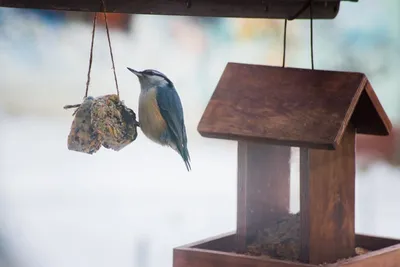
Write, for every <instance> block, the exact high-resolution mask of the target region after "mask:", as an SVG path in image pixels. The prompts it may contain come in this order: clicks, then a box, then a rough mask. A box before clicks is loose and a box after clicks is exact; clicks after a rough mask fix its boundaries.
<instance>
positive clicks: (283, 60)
mask: <svg viewBox="0 0 400 267" xmlns="http://www.w3.org/2000/svg"><path fill="white" fill-rule="evenodd" d="M286 29H287V19H285V26H284V28H283V58H282V68H284V67H285V62H286Z"/></svg>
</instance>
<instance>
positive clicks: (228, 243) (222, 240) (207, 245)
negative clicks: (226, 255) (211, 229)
mask: <svg viewBox="0 0 400 267" xmlns="http://www.w3.org/2000/svg"><path fill="white" fill-rule="evenodd" d="M235 242H236V231H234V232H229V233H225V234H222V235H219V236H214V237H212V238H207V239H204V240H201V241H199V242H196V243H193V244H189V245H186V246H185V247H191V248H200V249H207V250H215V251H223V252H232V251H235V249H236V247H235Z"/></svg>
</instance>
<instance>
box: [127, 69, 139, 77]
mask: <svg viewBox="0 0 400 267" xmlns="http://www.w3.org/2000/svg"><path fill="white" fill-rule="evenodd" d="M127 69H128V70H129V71H130V72H132V73H133V74H135V75H136V76H138V77H140V76H142V73H141V72H140V71H137V70H134V69H131V68H129V67H127Z"/></svg>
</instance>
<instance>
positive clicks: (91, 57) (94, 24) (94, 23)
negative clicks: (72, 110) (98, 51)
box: [85, 12, 97, 98]
mask: <svg viewBox="0 0 400 267" xmlns="http://www.w3.org/2000/svg"><path fill="white" fill-rule="evenodd" d="M96 22H97V13H96V12H95V13H94V17H93V29H92V42H91V44H90V56H89V69H88V73H87V80H86V91H85V98H86V97H87V96H88V92H89V84H90V73H91V71H92V62H93V44H94V35H95V32H96Z"/></svg>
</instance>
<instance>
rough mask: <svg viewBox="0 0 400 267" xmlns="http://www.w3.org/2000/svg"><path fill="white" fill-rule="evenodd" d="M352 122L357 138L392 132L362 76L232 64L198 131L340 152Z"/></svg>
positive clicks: (217, 136)
mask: <svg viewBox="0 0 400 267" xmlns="http://www.w3.org/2000/svg"><path fill="white" fill-rule="evenodd" d="M349 122H351V123H352V124H353V126H354V127H355V128H356V129H357V133H364V134H373V135H388V134H389V132H390V129H391V124H390V121H389V119H388V117H387V115H386V114H385V112H384V110H383V108H382V106H381V105H380V103H379V100H378V99H377V97H376V95H375V93H374V91H373V89H372V87H371V85H370V83H369V81H368V79H367V78H366V77H365V75H364V74H362V73H352V72H337V71H321V70H307V69H294V68H281V67H271V66H261V65H248V64H237V63H228V65H227V66H226V68H225V70H224V73H223V75H222V77H221V79H220V81H219V83H218V85H217V88H216V90H215V92H214V94H213V95H212V97H211V100H210V102H209V104H208V106H207V108H206V110H205V112H204V114H203V117H202V118H201V121H200V123H199V126H198V130H199V132H200V134H201V135H202V136H205V137H212V138H220V139H234V140H252V141H264V142H267V143H271V144H278V145H289V146H300V147H308V148H322V149H334V148H335V147H336V146H337V145H338V144H339V143H340V141H341V138H342V136H343V134H344V131H345V129H346V127H347V125H348V123H349Z"/></svg>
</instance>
